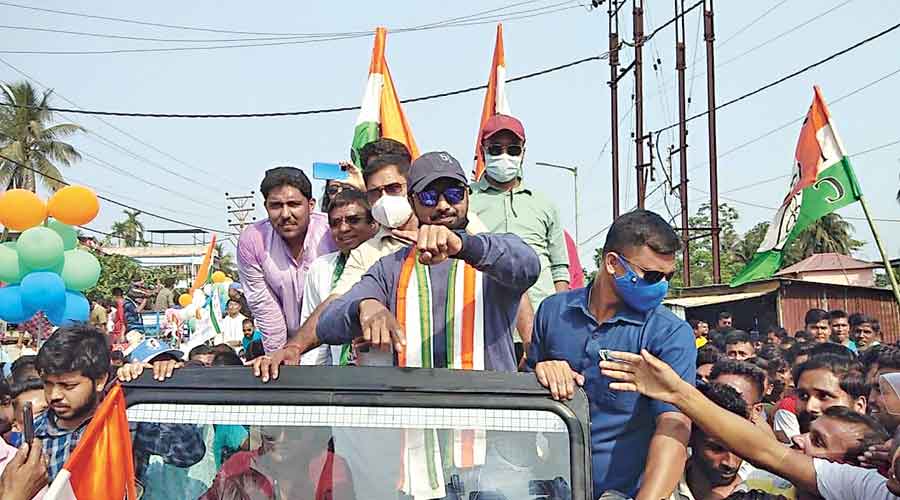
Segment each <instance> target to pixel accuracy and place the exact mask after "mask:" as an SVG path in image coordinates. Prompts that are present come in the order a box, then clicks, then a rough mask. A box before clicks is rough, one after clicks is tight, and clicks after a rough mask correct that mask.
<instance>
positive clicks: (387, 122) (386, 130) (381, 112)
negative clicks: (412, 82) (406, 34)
mask: <svg viewBox="0 0 900 500" xmlns="http://www.w3.org/2000/svg"><path fill="white" fill-rule="evenodd" d="M386 38H387V31H386V30H385V29H384V28H381V27H379V28H377V29H376V30H375V47H374V48H373V49H372V62H371V64H369V80H368V81H367V82H366V93H365V95H363V102H362V109H361V110H360V112H359V116H358V117H357V118H356V129H355V130H354V131H353V146H351V156H352V158H353V163H355V164H356V166H358V167H360V168H363V167H365V165H362V164H361V162H360V158H359V150H360V148H362V147H363V146H365V145H366V144H368V143H370V142H372V141H375V140H377V139H380V138H382V137H387V138H388V139H394V140H396V141H399V142H402V143H403V144H405V145H406V147H407V148H408V149H409V152H410V153H411V154H412V157H413V159H415V158H416V157H418V156H419V148H417V147H416V141H415V139H413V135H412V130H411V129H410V127H409V122H407V121H406V115H404V114H403V108H401V107H400V99H398V98H397V89H395V88H394V81H393V80H392V79H391V72H390V70H388V65H387V61H386V60H385V59H384V44H385V40H386Z"/></svg>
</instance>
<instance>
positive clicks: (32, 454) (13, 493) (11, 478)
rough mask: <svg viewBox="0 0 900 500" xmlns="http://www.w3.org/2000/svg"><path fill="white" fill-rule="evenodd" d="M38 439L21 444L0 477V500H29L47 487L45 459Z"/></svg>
mask: <svg viewBox="0 0 900 500" xmlns="http://www.w3.org/2000/svg"><path fill="white" fill-rule="evenodd" d="M43 449H44V447H43V446H42V443H41V440H40V439H35V440H34V441H32V443H31V445H30V446H29V444H28V443H22V446H20V447H19V451H17V452H16V454H15V456H13V459H12V460H11V461H10V462H9V463H8V464H6V468H5V469H4V470H3V474H2V475H0V500H29V499H31V498H34V497H35V496H36V495H37V494H38V492H40V491H41V489H43V488H44V486H47V459H46V458H45V457H44V454H43V452H42V451H43Z"/></svg>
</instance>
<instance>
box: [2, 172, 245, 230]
mask: <svg viewBox="0 0 900 500" xmlns="http://www.w3.org/2000/svg"><path fill="white" fill-rule="evenodd" d="M0 160H5V161H8V162H10V163H12V164H13V165H16V166H17V167H19V168H24V169H26V170H30V171H32V172H34V173H36V174H38V175H41V176H43V177H46V178H48V179H50V180H52V181H55V182H59V183H60V184H63V185H65V186H70V185H71V184H69V183H68V182H66V181H64V180H62V179H57V178H56V177H53V176H50V175H46V174H43V173H41V172H39V171H38V170H36V169H34V168H32V167H29V166H28V165H25V164H24V163H20V162H18V161H16V160H13V159H12V158H9V157H8V156H6V155H3V154H0ZM97 198H99V199H101V200H103V201H107V202H109V203H112V204H114V205H118V206H120V207H122V208H127V209H129V210H136V211H138V212H140V213H142V214H145V215H149V216H151V217H156V218H157V219H160V220H164V221H166V222H171V223H173V224H179V225H182V226H185V227H192V228H194V229H202V230H203V231H210V232H213V233H219V234H224V235H229V236H237V233H233V232H231V231H223V230H220V229H212V228H208V227H204V226H200V225H197V224H191V223H189V222H184V221H180V220H177V219H172V218H170V217H166V216H164V215H159V214H155V213H153V212H150V211H148V210H144V209H141V208H137V207H134V206H132V205H128V204H125V203H122V202H120V201H116V200H114V199H112V198H107V197H105V196H101V195H97Z"/></svg>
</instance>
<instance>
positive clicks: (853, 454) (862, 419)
mask: <svg viewBox="0 0 900 500" xmlns="http://www.w3.org/2000/svg"><path fill="white" fill-rule="evenodd" d="M823 415H824V416H826V417H829V418H834V419H837V420H840V421H842V422H844V423H848V424H862V425H864V426H866V428H867V430H866V432H865V433H864V434H863V437H862V439H860V442H859V444H857V445H856V446H854V447H852V448H850V449H848V450H847V453H845V454H844V457H843V459H844V460H843V461H844V462H847V463H848V464H850V465H856V466H859V460H858V458H857V457H859V456H861V455H862V454H863V453H864V452H865V451H867V450H868V449H869V446H872V445H876V444H882V443H884V442H885V441H887V440H888V438H890V434H888V432H887V430H886V429H885V428H884V426H883V425H881V423H880V422H879V421H878V420H877V419H875V418H873V417H871V416H869V415H863V414H861V413H857V412H855V411H853V410H851V409H850V408H847V407H846V406H832V407H830V408H827V409H826V410H825V411H824V412H823Z"/></svg>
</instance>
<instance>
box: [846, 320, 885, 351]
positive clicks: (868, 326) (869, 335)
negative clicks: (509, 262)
mask: <svg viewBox="0 0 900 500" xmlns="http://www.w3.org/2000/svg"><path fill="white" fill-rule="evenodd" d="M853 319H854V321H853V322H852V323H851V325H850V327H851V329H852V331H853V336H854V337H856V346H857V348H859V350H860V351H865V350H866V349H871V348H872V347H875V346H878V345H881V323H880V322H879V321H878V319H877V318H875V317H872V316H869V315H866V314H860V315H858V316H856V317H855V318H853Z"/></svg>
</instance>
